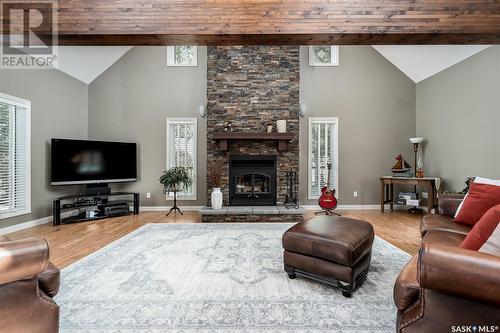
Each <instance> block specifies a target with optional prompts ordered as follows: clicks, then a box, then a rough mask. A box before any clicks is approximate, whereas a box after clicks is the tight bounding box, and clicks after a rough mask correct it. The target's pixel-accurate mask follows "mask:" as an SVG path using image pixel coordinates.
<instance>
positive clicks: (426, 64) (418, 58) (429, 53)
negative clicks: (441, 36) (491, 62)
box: [373, 45, 489, 83]
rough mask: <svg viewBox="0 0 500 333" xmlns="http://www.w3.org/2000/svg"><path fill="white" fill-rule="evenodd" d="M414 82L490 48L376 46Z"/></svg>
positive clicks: (476, 46)
mask: <svg viewBox="0 0 500 333" xmlns="http://www.w3.org/2000/svg"><path fill="white" fill-rule="evenodd" d="M373 47H374V48H375V50H377V51H378V52H380V54H382V55H383V56H384V57H385V58H386V59H387V60H389V61H390V62H391V63H392V64H393V65H394V66H396V67H397V68H399V70H400V71H402V72H403V73H405V74H406V76H408V77H409V78H410V79H412V80H413V81H414V82H416V83H417V82H420V81H422V80H425V79H427V78H428V77H431V76H432V75H434V74H437V73H439V72H441V71H443V70H445V69H446V68H448V67H451V66H453V65H455V64H457V63H459V62H460V61H462V60H465V59H467V58H469V57H471V56H473V55H474V54H476V53H478V52H481V51H482V50H484V49H486V48H488V47H489V46H488V45H374V46H373Z"/></svg>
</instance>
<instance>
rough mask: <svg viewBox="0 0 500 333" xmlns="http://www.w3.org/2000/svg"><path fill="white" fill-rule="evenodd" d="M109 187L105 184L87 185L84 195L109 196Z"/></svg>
mask: <svg viewBox="0 0 500 333" xmlns="http://www.w3.org/2000/svg"><path fill="white" fill-rule="evenodd" d="M110 193H111V187H109V186H108V184H107V183H102V184H87V186H86V189H85V194H87V195H109V194H110Z"/></svg>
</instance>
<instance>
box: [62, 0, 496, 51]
mask: <svg viewBox="0 0 500 333" xmlns="http://www.w3.org/2000/svg"><path fill="white" fill-rule="evenodd" d="M58 21H59V34H60V43H61V44H62V45H124V44H127V45H165V44H182V43H191V44H198V45H207V44H219V45H221V44H225V45H231V44H233V45H234V44H332V43H333V44H499V43H500V1H496V0H453V1H450V0H410V1H402V0H350V1H349V0H153V1H145V0H119V1H118V0H115V1H112V0H73V1H70V0H60V1H59V9H58Z"/></svg>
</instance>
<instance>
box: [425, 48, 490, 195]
mask: <svg viewBox="0 0 500 333" xmlns="http://www.w3.org/2000/svg"><path fill="white" fill-rule="evenodd" d="M499 125H500V46H492V47H490V48H488V49H486V50H484V51H482V52H480V53H478V54H476V55H474V56H472V57H470V58H469V59H466V60H465V61H462V62H460V63H458V64H456V65H454V66H452V67H450V68H448V69H446V70H444V71H443V72H440V73H438V74H436V75H434V76H432V77H430V78H428V79H426V80H424V81H422V82H419V83H418V84H417V135H418V136H422V137H424V138H425V146H424V152H425V153H424V167H425V169H424V170H425V173H426V174H427V175H430V176H435V177H442V178H443V179H444V182H445V183H444V188H445V190H461V189H462V188H464V187H465V184H464V181H465V178H466V177H469V176H483V177H490V178H494V179H500V136H499Z"/></svg>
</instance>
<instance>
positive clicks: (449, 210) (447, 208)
mask: <svg viewBox="0 0 500 333" xmlns="http://www.w3.org/2000/svg"><path fill="white" fill-rule="evenodd" d="M464 197H465V194H440V195H439V198H438V213H439V214H441V215H447V216H455V213H456V211H457V208H458V206H459V205H460V203H461V202H462V201H463V200H464Z"/></svg>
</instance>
